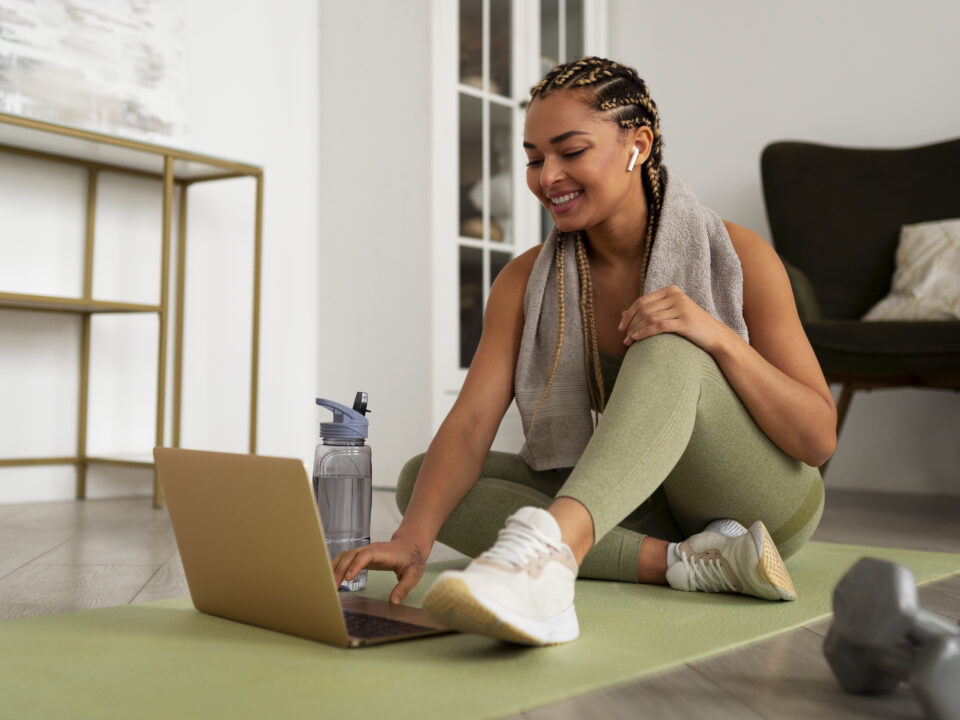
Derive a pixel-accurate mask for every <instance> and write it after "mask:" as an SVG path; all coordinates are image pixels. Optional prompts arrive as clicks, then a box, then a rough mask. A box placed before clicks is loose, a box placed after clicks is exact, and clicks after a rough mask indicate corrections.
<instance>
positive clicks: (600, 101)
mask: <svg viewBox="0 0 960 720" xmlns="http://www.w3.org/2000/svg"><path fill="white" fill-rule="evenodd" d="M557 92H576V93H578V95H580V96H581V97H582V99H583V100H584V101H585V102H586V103H587V104H588V105H589V106H590V107H592V108H593V109H594V110H595V111H596V112H597V113H599V114H600V115H602V116H604V117H607V118H609V119H610V120H611V121H612V122H615V123H617V124H618V125H619V126H620V128H622V130H623V131H624V132H626V131H629V130H631V129H633V128H638V127H647V128H650V132H651V133H652V134H653V146H652V148H651V151H650V155H649V156H648V157H647V159H646V160H645V161H644V163H643V165H642V168H641V181H642V184H643V193H644V196H645V197H646V199H647V208H648V212H647V228H646V234H645V236H644V246H643V255H642V257H641V261H640V267H641V270H640V287H643V282H644V279H645V277H646V273H647V265H648V264H649V262H650V250H651V248H652V247H653V238H654V235H655V233H656V229H657V224H658V222H659V220H660V212H661V209H662V208H663V190H664V188H663V178H662V174H661V172H660V168H661V164H662V162H663V137H662V136H661V134H660V116H659V113H658V112H657V105H656V103H655V102H654V101H653V98H651V97H650V91H649V89H648V88H647V84H646V83H645V82H644V81H643V80H642V79H641V78H640V76H639V75H637V71H636V70H634V69H633V68H631V67H627V66H625V65H621V64H619V63H616V62H613V61H612V60H607V59H605V58H599V57H585V58H581V59H580V60H575V61H573V62H568V63H566V64H564V65H557V66H556V67H555V68H553V69H552V70H551V71H550V72H548V73H547V74H546V76H545V77H544V78H543V80H541V81H540V82H539V83H538V84H537V85H535V86H534V87H533V88H531V90H530V98H531V101H532V100H535V99H537V98H543V97H546V96H548V95H552V94H554V93H557ZM567 234H568V233H563V232H558V233H557V239H556V245H557V247H556V252H555V258H556V267H557V302H558V305H559V316H560V322H559V325H560V327H559V329H558V331H557V345H556V350H555V353H554V360H553V369H552V370H551V372H550V378H549V380H548V381H547V386H546V388H544V391H543V394H542V395H541V396H540V401H539V402H538V403H537V407H536V410H534V413H533V420H532V421H531V425H532V423H533V422H535V421H536V417H537V412H538V411H539V410H540V406H541V405H543V401H544V400H545V399H546V397H547V393H548V392H550V387H551V386H552V385H553V380H554V378H555V377H556V374H557V367H558V365H559V362H560V350H561V348H562V347H563V325H564V322H563V321H564V317H565V307H564V299H563V286H564V272H563V260H564V251H563V246H564V240H565V238H566V236H567ZM574 248H575V251H576V257H577V274H578V275H579V278H580V311H581V313H582V315H583V343H584V366H585V368H586V371H587V387H588V388H589V391H590V402H591V405H592V406H593V408H594V410H596V411H597V412H598V413H600V412H603V410H604V406H605V405H606V397H605V393H604V388H603V375H602V373H601V369H600V351H599V346H598V345H597V323H596V318H595V317H594V313H593V280H592V275H591V273H590V261H589V258H588V257H587V252H586V248H585V246H584V233H583V232H582V231H576V233H575V237H574ZM591 375H592V376H593V377H592V378H591ZM594 382H595V383H596V388H595V387H594Z"/></svg>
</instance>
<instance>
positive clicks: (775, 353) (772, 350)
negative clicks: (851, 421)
mask: <svg viewBox="0 0 960 720" xmlns="http://www.w3.org/2000/svg"><path fill="white" fill-rule="evenodd" d="M726 225H727V230H728V231H729V233H730V238H731V240H732V241H733V246H734V249H735V250H736V251H737V254H738V255H739V256H740V264H741V266H742V267H743V316H744V320H746V323H747V327H748V328H749V330H750V344H749V345H748V344H747V343H746V342H744V341H743V340H742V339H741V338H740V337H739V336H738V335H737V334H736V333H735V332H733V330H730V329H729V328H726V327H725V326H724V327H725V330H726V332H723V333H721V335H720V341H719V342H718V343H717V345H716V346H715V347H714V348H712V349H711V353H712V354H713V357H714V358H715V359H716V361H717V364H718V365H720V368H721V369H722V370H723V374H724V375H725V376H726V378H727V380H728V381H729V383H730V385H731V386H732V387H733V389H734V390H735V391H736V392H737V395H738V396H739V397H740V399H741V400H742V401H743V404H744V405H745V406H746V408H747V410H749V411H750V415H751V416H752V417H753V419H754V420H756V422H757V424H758V425H759V426H760V428H761V429H762V430H763V431H764V432H765V433H766V434H767V436H768V437H769V438H770V439H771V440H772V441H773V442H774V443H775V444H776V445H777V446H778V447H780V448H781V449H782V450H783V451H784V452H785V453H787V454H788V455H790V456H791V457H794V458H796V459H798V460H801V461H803V462H805V463H807V464H808V465H814V466H818V465H822V464H823V463H824V462H826V461H827V460H828V459H829V458H830V456H831V455H833V452H834V450H835V449H836V444H837V433H836V428H837V409H836V406H835V405H834V402H833V396H832V395H831V394H830V388H829V387H828V386H827V382H826V380H825V379H824V377H823V372H822V371H821V369H820V365H819V363H818V362H817V357H816V355H815V354H814V352H813V348H812V347H810V342H809V341H808V340H807V336H806V334H805V333H804V331H803V326H802V325H801V323H800V317H799V315H798V314H797V308H796V304H795V302H794V299H793V293H792V291H791V290H790V281H789V280H788V278H787V273H786V270H785V269H784V267H783V263H782V262H780V258H779V257H778V256H777V254H776V252H775V251H774V249H773V248H772V247H771V246H770V245H769V244H767V242H766V241H765V240H764V239H763V238H762V237H760V236H759V235H757V234H756V233H755V232H753V231H751V230H748V229H747V228H744V227H741V226H739V225H735V224H733V223H726Z"/></svg>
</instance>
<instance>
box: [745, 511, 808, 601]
mask: <svg viewBox="0 0 960 720" xmlns="http://www.w3.org/2000/svg"><path fill="white" fill-rule="evenodd" d="M750 534H751V535H752V536H753V541H754V542H755V543H756V546H757V556H758V557H759V558H760V560H759V562H758V563H757V574H759V575H760V577H761V578H763V580H764V581H766V582H768V583H770V585H771V587H773V588H774V589H775V590H776V591H777V594H778V595H779V596H780V599H781V600H796V599H797V589H796V588H795V587H794V586H793V580H792V579H791V578H790V573H789V572H788V571H787V566H786V565H785V564H784V562H783V558H781V557H780V551H779V550H777V544H776V543H775V542H773V538H772V537H770V532H769V531H768V530H767V526H766V525H764V524H763V522H761V521H760V520H757V521H756V522H755V523H754V524H753V525H751V526H750Z"/></svg>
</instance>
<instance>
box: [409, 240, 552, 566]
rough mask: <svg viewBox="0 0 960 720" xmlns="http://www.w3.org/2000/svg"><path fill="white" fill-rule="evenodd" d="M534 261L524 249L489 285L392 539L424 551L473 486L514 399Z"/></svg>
mask: <svg viewBox="0 0 960 720" xmlns="http://www.w3.org/2000/svg"><path fill="white" fill-rule="evenodd" d="M534 251H539V248H534ZM535 259H536V253H535V252H533V251H528V252H527V253H526V254H524V255H522V256H520V257H519V258H517V259H516V260H515V261H513V262H511V263H510V264H509V265H507V267H506V268H504V270H503V271H502V272H501V273H500V275H499V276H498V277H497V279H496V281H495V282H494V284H493V287H492V288H491V290H490V298H489V300H488V301H487V308H486V312H485V317H484V327H483V334H482V336H481V338H480V344H479V346H478V347H477V352H476V355H475V356H474V358H473V362H472V363H471V364H470V370H469V371H468V372H467V378H466V380H465V381H464V384H463V388H462V389H461V391H460V394H459V395H458V396H457V401H456V403H455V404H454V406H453V408H452V409H451V410H450V412H449V414H448V415H447V417H446V419H445V420H444V421H443V424H442V425H441V426H440V429H439V430H438V431H437V434H436V436H435V437H434V439H433V442H432V443H430V448H429V449H428V450H427V455H426V457H425V458H424V461H423V465H422V466H421V468H420V474H419V475H418V476H417V482H416V485H415V486H414V489H413V495H412V496H411V498H410V504H409V506H408V507H407V512H406V514H405V515H404V517H403V521H402V522H401V523H400V527H399V528H397V531H396V532H395V533H394V535H393V538H394V539H403V540H408V541H411V542H414V543H417V544H418V545H420V546H421V547H422V548H423V549H424V551H425V552H429V548H430V547H431V546H432V545H433V543H434V541H435V540H436V537H437V534H438V533H439V532H440V527H441V526H442V525H443V523H444V522H445V521H446V519H447V518H448V517H449V516H450V513H451V512H453V509H454V508H455V507H456V506H457V504H458V503H459V502H460V501H461V500H462V499H463V497H464V495H466V494H467V493H468V492H469V491H470V489H471V488H472V487H473V485H474V483H476V481H477V478H478V477H479V475H480V469H481V468H482V467H483V463H484V461H485V460H486V458H487V453H489V451H490V446H491V445H492V444H493V439H494V437H495V436H496V434H497V428H498V427H499V426H500V422H501V420H502V419H503V415H504V413H506V411H507V408H508V407H509V405H510V402H511V401H512V400H513V376H514V370H515V368H516V363H517V354H518V353H519V350H520V336H521V333H522V332H523V294H524V291H525V289H526V285H527V279H528V278H529V276H530V270H531V268H532V266H533V260H535Z"/></svg>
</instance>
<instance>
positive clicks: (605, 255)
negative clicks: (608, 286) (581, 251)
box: [585, 187, 647, 268]
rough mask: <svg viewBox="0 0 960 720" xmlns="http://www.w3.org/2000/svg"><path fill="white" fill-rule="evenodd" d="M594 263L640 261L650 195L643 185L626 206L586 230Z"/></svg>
mask: <svg viewBox="0 0 960 720" xmlns="http://www.w3.org/2000/svg"><path fill="white" fill-rule="evenodd" d="M585 234H586V236H587V239H588V240H589V241H590V242H589V243H588V249H589V253H590V262H591V264H592V265H595V266H601V267H610V268H613V267H618V266H623V265H630V264H635V263H639V262H640V261H641V259H642V258H643V246H644V242H645V240H646V236H647V198H646V196H645V195H644V193H643V189H642V187H641V189H640V192H639V198H638V197H636V196H635V195H634V196H633V197H631V198H630V200H629V202H627V203H625V205H624V207H623V208H622V209H621V210H620V211H619V212H617V213H614V214H613V215H611V216H610V217H608V218H607V219H606V220H604V221H603V222H601V223H598V224H597V225H594V226H593V227H591V228H590V229H588V230H586V231H585Z"/></svg>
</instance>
